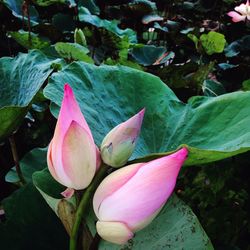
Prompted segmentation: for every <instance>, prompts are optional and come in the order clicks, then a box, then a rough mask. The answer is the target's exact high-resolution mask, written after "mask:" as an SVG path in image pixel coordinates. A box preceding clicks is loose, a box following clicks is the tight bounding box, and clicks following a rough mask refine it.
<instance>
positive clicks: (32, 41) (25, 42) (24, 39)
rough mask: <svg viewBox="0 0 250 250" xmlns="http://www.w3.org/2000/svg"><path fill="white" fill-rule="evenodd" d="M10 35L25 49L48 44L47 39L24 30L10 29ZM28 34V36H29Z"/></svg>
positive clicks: (38, 47)
mask: <svg viewBox="0 0 250 250" xmlns="http://www.w3.org/2000/svg"><path fill="white" fill-rule="evenodd" d="M9 34H10V36H11V37H12V38H13V39H15V40H16V41H17V42H18V43H19V44H20V45H22V46H23V47H24V48H26V49H43V48H46V47H48V46H49V45H50V42H49V40H48V39H42V38H40V37H39V36H38V35H37V34H35V33H33V32H30V35H29V32H27V31H24V30H19V31H11V32H9ZM29 36H30V38H29Z"/></svg>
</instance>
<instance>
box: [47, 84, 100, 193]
mask: <svg viewBox="0 0 250 250" xmlns="http://www.w3.org/2000/svg"><path fill="white" fill-rule="evenodd" d="M99 157H100V156H99V150H97V148H96V145H95V143H94V139H93V136H92V134H91V131H90V129H89V126H88V124H87V122H86V120H85V118H84V116H83V115H82V113H81V110H80V107H79V105H78V103H77V101H76V99H75V97H74V94H73V91H72V89H71V87H70V86H69V85H68V84H65V86H64V98H63V101H62V106H61V110H60V113H59V116H58V120H57V124H56V128H55V132H54V136H53V138H52V140H51V142H50V145H49V148H48V154H47V163H48V167H49V171H50V173H51V175H52V176H53V177H54V178H55V179H56V180H57V181H58V182H59V183H61V184H63V185H64V186H66V187H68V189H66V191H65V192H63V193H62V194H63V195H65V196H67V197H68V196H71V195H72V194H73V192H72V189H76V190H79V189H84V188H86V187H87V186H88V185H89V184H90V182H91V181H92V179H93V177H94V175H95V172H96V169H97V165H98V164H99V162H100V161H99Z"/></svg>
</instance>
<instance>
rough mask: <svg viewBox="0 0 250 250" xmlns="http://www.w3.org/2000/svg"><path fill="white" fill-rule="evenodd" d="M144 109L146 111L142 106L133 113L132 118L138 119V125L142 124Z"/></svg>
mask: <svg viewBox="0 0 250 250" xmlns="http://www.w3.org/2000/svg"><path fill="white" fill-rule="evenodd" d="M145 111H146V109H145V108H143V109H142V110H141V111H139V112H138V113H137V114H136V115H134V118H135V117H136V118H137V119H138V120H139V126H141V125H142V121H143V118H144V114H145Z"/></svg>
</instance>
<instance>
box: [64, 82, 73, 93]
mask: <svg viewBox="0 0 250 250" xmlns="http://www.w3.org/2000/svg"><path fill="white" fill-rule="evenodd" d="M64 93H65V95H72V94H73V90H72V88H71V86H70V85H69V84H68V83H65V84H64Z"/></svg>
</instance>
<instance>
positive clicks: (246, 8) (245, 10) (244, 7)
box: [227, 0, 250, 23]
mask: <svg viewBox="0 0 250 250" xmlns="http://www.w3.org/2000/svg"><path fill="white" fill-rule="evenodd" d="M234 10H235V11H230V12H228V13H227V15H228V16H230V17H232V21H233V22H235V23H237V22H241V21H245V20H246V19H247V20H250V5H249V1H248V0H247V2H246V3H245V4H244V3H242V4H240V5H239V6H236V7H235V8H234Z"/></svg>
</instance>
